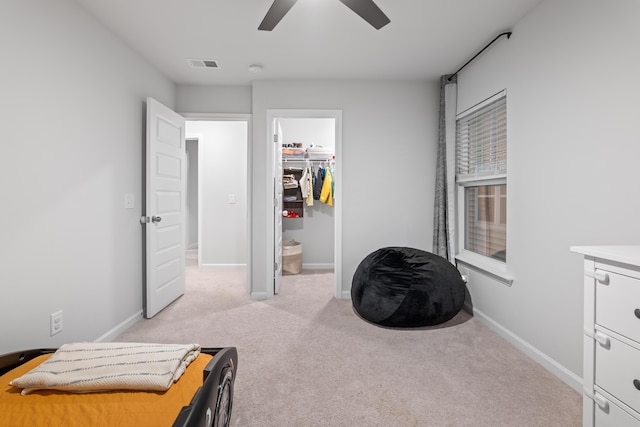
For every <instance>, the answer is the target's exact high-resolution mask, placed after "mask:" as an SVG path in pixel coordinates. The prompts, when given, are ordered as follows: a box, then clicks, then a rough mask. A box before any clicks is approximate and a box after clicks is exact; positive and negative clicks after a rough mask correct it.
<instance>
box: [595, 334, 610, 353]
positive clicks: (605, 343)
mask: <svg viewBox="0 0 640 427" xmlns="http://www.w3.org/2000/svg"><path fill="white" fill-rule="evenodd" d="M594 338H595V339H596V341H598V344H600V345H601V346H602V347H604V348H606V349H607V350H609V349H610V348H611V339H610V338H609V337H608V336H606V335H605V334H603V333H602V332H600V331H596V333H595V334H594Z"/></svg>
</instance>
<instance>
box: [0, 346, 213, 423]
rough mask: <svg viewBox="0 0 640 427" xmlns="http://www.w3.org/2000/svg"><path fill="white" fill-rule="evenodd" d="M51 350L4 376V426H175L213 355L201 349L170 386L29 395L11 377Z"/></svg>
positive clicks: (0, 386) (0, 410)
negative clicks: (155, 389)
mask: <svg viewBox="0 0 640 427" xmlns="http://www.w3.org/2000/svg"><path fill="white" fill-rule="evenodd" d="M49 356H50V355H49V354H47V355H44V356H40V357H37V358H35V359H33V360H31V361H29V362H27V363H25V364H24V365H22V366H19V367H17V368H16V369H14V370H12V371H9V372H7V373H6V374H5V375H3V376H2V377H0V426H1V427H13V426H15V427H18V426H20V427H23V426H34V427H37V426H65V427H74V426H79V427H80V426H82V427H86V426H148V427H161V426H171V425H172V424H173V422H174V421H175V419H176V417H177V416H178V413H179V412H180V410H181V409H182V407H183V406H185V405H188V404H189V402H190V401H191V399H192V398H193V395H194V394H195V392H196V390H197V389H198V387H200V386H201V385H202V377H203V372H202V371H203V369H204V367H205V366H206V365H207V363H208V362H209V361H210V360H211V359H212V358H213V357H212V356H211V355H209V354H204V353H200V355H199V356H198V358H197V359H196V360H194V361H193V362H191V364H190V365H189V367H188V368H187V370H186V371H185V373H184V374H183V375H182V377H181V378H180V379H179V380H178V382H176V383H175V384H173V385H172V386H171V388H169V390H167V391H166V392H141V391H118V392H99V393H83V394H78V393H67V392H61V391H54V390H42V391H34V392H32V393H30V394H28V395H26V396H22V395H20V391H21V390H20V389H19V388H17V387H13V386H10V385H9V381H11V380H12V379H14V378H17V377H19V376H20V375H23V374H25V373H26V372H28V371H30V370H31V369H33V368H35V367H36V366H37V365H38V364H40V363H42V362H43V361H45V360H46V359H47V358H48V357H49Z"/></svg>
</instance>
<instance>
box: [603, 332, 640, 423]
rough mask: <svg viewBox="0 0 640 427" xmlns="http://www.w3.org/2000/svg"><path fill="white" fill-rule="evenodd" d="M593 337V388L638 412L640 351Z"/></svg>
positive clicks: (609, 339) (639, 405) (639, 400)
mask: <svg viewBox="0 0 640 427" xmlns="http://www.w3.org/2000/svg"><path fill="white" fill-rule="evenodd" d="M597 335H598V338H597V339H596V340H597V341H598V342H599V344H596V346H595V347H596V358H595V359H596V369H595V371H596V372H595V383H596V385H598V386H600V387H601V388H602V389H604V390H606V391H607V392H609V393H610V394H611V395H613V396H614V397H616V398H618V399H619V400H620V401H622V402H624V403H625V404H627V405H628V406H629V407H631V408H632V409H634V410H635V411H638V412H640V389H639V388H640V350H638V349H636V348H633V347H631V346H630V345H627V344H625V343H623V342H621V341H618V340H616V339H615V338H611V337H608V336H606V335H605V334H602V333H601V332H598V333H597ZM602 344H604V345H602Z"/></svg>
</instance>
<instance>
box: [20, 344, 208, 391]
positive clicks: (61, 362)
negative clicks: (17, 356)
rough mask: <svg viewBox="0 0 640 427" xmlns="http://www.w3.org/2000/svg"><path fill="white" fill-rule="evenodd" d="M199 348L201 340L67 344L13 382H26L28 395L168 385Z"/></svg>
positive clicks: (23, 384)
mask: <svg viewBox="0 0 640 427" xmlns="http://www.w3.org/2000/svg"><path fill="white" fill-rule="evenodd" d="M198 354H200V346H199V345H198V344H186V345H184V344H146V343H74V344H65V345H63V346H61V347H60V348H59V349H58V350H57V351H56V352H55V353H54V354H53V355H52V356H51V357H50V358H49V359H47V360H46V361H44V362H43V363H41V364H40V365H38V366H37V367H36V368H34V369H32V370H31V371H29V372H27V373H26V374H24V375H23V376H21V377H19V378H16V379H14V380H12V381H11V383H10V384H11V385H12V386H15V387H18V388H22V389H23V390H22V394H23V395H24V394H27V393H29V392H31V391H34V390H43V389H54V390H66V391H73V392H91V391H106V390H149V391H164V390H167V389H168V388H169V387H171V384H173V383H174V382H176V381H177V380H178V379H179V378H180V376H181V375H182V374H183V373H184V371H185V369H186V368H187V366H188V365H189V363H191V362H192V361H193V360H195V358H196V357H198Z"/></svg>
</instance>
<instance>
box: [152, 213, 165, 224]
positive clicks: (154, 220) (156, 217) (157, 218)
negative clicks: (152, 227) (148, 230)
mask: <svg viewBox="0 0 640 427" xmlns="http://www.w3.org/2000/svg"><path fill="white" fill-rule="evenodd" d="M160 221H162V217H159V216H155V215H154V216H152V217H151V222H152V223H154V224H157V223H159V222H160Z"/></svg>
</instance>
